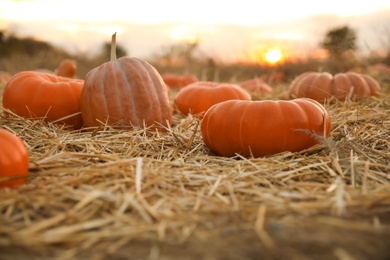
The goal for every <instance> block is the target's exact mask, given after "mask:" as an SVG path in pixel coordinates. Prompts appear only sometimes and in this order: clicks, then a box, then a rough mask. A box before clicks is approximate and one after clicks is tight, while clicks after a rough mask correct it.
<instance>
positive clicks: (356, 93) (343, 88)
mask: <svg viewBox="0 0 390 260" xmlns="http://www.w3.org/2000/svg"><path fill="white" fill-rule="evenodd" d="M379 94H380V86H379V84H378V82H377V81H376V80H375V79H374V78H373V77H371V76H369V75H367V74H361V73H356V72H346V73H338V74H335V75H334V76H333V75H332V74H330V73H327V72H305V73H302V74H300V75H299V76H297V77H296V78H295V79H294V80H293V82H292V83H291V85H290V88H289V96H290V98H299V97H307V98H312V99H314V100H317V101H320V102H323V101H324V100H325V99H329V98H330V97H334V98H336V99H338V100H341V101H343V100H345V99H346V98H347V97H350V98H351V99H358V98H367V97H370V96H379Z"/></svg>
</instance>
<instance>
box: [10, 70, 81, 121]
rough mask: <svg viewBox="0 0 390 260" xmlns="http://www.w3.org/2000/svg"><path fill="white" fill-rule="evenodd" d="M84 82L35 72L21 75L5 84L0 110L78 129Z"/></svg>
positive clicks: (16, 75)
mask: <svg viewBox="0 0 390 260" xmlns="http://www.w3.org/2000/svg"><path fill="white" fill-rule="evenodd" d="M83 84H84V81H83V80H80V79H70V78H66V77H60V76H57V75H53V74H48V73H42V72H38V71H22V72H19V73H17V74H15V75H14V76H13V77H12V78H11V80H10V81H9V82H8V83H7V85H6V86H5V89H4V94H3V107H4V108H7V109H9V110H11V111H13V112H14V113H15V114H17V115H19V116H22V117H25V118H34V117H42V118H45V120H46V121H50V122H53V121H58V122H59V123H65V124H68V125H72V126H73V127H74V128H76V129H78V128H80V127H81V126H82V125H83V121H82V117H81V114H80V95H81V90H82V88H83Z"/></svg>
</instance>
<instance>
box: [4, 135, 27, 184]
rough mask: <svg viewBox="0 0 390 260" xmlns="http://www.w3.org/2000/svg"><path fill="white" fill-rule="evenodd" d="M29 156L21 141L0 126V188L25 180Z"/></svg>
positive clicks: (22, 182)
mask: <svg viewBox="0 0 390 260" xmlns="http://www.w3.org/2000/svg"><path fill="white" fill-rule="evenodd" d="M28 164H29V157H28V151H27V148H26V146H25V145H24V143H23V141H22V140H21V139H20V138H19V137H18V136H16V135H14V134H13V133H11V132H9V131H8V130H5V129H2V128H0V188H4V187H18V186H20V185H22V184H24V183H25V182H26V177H27V174H28Z"/></svg>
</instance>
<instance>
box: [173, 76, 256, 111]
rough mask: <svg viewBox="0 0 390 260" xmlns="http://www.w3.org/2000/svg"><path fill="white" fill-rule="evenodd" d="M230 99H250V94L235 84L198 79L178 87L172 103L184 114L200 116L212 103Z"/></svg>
mask: <svg viewBox="0 0 390 260" xmlns="http://www.w3.org/2000/svg"><path fill="white" fill-rule="evenodd" d="M231 99H239V100H251V95H250V94H249V93H248V92H247V91H245V90H244V89H243V88H241V87H240V86H239V85H237V84H232V83H217V82H211V81H199V82H195V83H192V84H190V85H188V86H187V87H185V88H182V89H180V91H179V92H178V93H177V94H176V96H175V100H174V103H175V106H176V108H177V109H178V110H179V111H180V112H181V113H183V114H184V115H188V114H193V115H194V116H197V117H200V118H201V117H202V116H203V114H204V113H205V112H206V111H207V109H209V108H210V107H211V106H212V105H215V104H217V103H219V102H222V101H226V100H231Z"/></svg>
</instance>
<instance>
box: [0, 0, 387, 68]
mask: <svg viewBox="0 0 390 260" xmlns="http://www.w3.org/2000/svg"><path fill="white" fill-rule="evenodd" d="M345 25H347V26H349V27H350V28H352V29H354V30H355V31H356V33H357V36H358V46H359V50H360V51H361V53H363V54H367V53H370V52H372V51H378V52H380V51H381V50H382V49H386V48H387V49H389V46H390V1H389V0H370V1H367V0H326V1H321V0H317V1H309V0H294V1H287V0H271V1H260V0H239V1H238V0H235V1H231V0H222V1H219V0H214V1H213V0H196V1H195V0H193V1H184V0H181V1H179V0H163V1H162V0H142V1H133V0H128V1H125V0H108V1H107V0H105V1H101V0H0V30H6V31H7V32H12V33H14V34H16V35H17V36H22V37H24V36H30V37H34V38H36V39H39V40H44V41H48V42H50V43H52V44H54V45H56V46H59V47H62V48H64V49H66V50H67V51H69V52H71V53H86V54H92V53H95V52H96V51H97V50H98V49H99V48H101V46H102V44H103V43H104V42H109V41H110V40H111V35H112V34H113V33H114V32H117V42H118V44H120V45H121V46H123V47H124V48H125V49H126V51H127V52H128V54H129V55H131V56H137V57H141V58H148V57H151V56H152V55H154V54H156V53H159V51H160V52H161V49H162V48H163V47H164V46H170V45H172V44H177V43H186V42H193V41H198V42H199V49H200V50H201V51H202V53H204V54H205V55H208V56H212V57H214V58H215V59H216V60H219V61H238V60H243V59H250V60H256V59H261V57H263V56H264V53H265V52H266V51H267V50H269V49H272V48H279V49H280V50H282V52H283V55H285V56H286V57H305V56H307V55H320V54H321V52H320V50H319V42H320V41H321V40H323V38H324V36H325V34H326V32H328V31H329V30H331V29H334V28H338V27H341V26H345Z"/></svg>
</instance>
